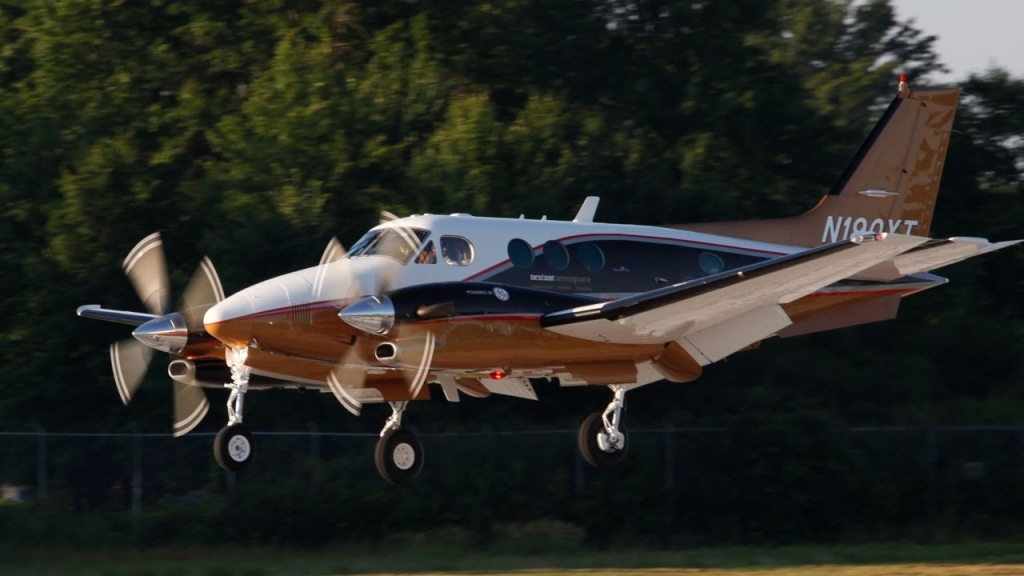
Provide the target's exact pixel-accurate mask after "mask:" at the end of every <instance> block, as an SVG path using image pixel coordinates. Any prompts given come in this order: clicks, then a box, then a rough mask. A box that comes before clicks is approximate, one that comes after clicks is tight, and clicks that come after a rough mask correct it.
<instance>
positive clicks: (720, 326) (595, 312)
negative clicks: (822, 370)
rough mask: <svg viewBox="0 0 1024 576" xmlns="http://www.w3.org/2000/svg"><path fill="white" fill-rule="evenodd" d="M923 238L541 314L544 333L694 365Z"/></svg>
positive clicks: (837, 246)
mask: <svg viewBox="0 0 1024 576" xmlns="http://www.w3.org/2000/svg"><path fill="white" fill-rule="evenodd" d="M927 241H928V239H927V238H919V237H915V236H902V235H895V234H878V235H874V234H871V235H865V236H859V237H856V238H852V239H850V240H845V241H841V242H836V243H833V244H826V245H824V246H820V247H817V248H812V249H809V250H805V251H803V252H798V253H796V254H791V255H788V256H783V257H780V258H774V259H772V260H767V261H764V262H759V263H757V264H752V265H750V266H746V267H743V268H740V269H736V270H730V271H727V272H722V273H720V274H715V275H711V276H707V277H704V278H700V279H697V280H691V281H689V282H683V283H681V284H676V285H674V286H667V287H665V288H660V289H658V290H652V291H650V292H645V293H643V294H637V295H635V296H630V297H627V298H622V299H619V300H613V301H611V302H602V303H597V304H591V305H587V306H579V307H576V308H572V309H569V310H562V311H558V312H552V313H550V314H546V315H545V316H543V317H542V318H541V326H543V327H544V328H546V329H548V330H552V331H554V332H558V333H560V334H565V335H568V336H573V337H576V338H582V339H585V340H595V341H598V342H616V343H628V344H643V343H662V342H670V341H677V342H679V343H680V344H681V345H682V346H683V347H684V348H686V349H687V351H689V352H690V353H691V355H693V356H694V358H695V359H697V360H698V361H699V362H701V363H702V364H708V363H711V362H714V361H717V360H719V359H721V358H724V357H725V356H727V355H728V354H731V353H733V352H735V351H737V350H739V349H741V348H743V347H745V346H748V345H750V344H752V343H753V342H756V341H758V340H761V339H763V338H766V337H768V336H770V335H772V334H774V333H776V332H778V331H779V330H781V329H782V328H784V327H786V326H788V325H789V324H790V323H791V321H790V319H789V317H788V316H787V315H786V313H785V312H784V311H783V310H782V307H781V306H780V304H785V303H787V302H792V301H794V300H797V299H799V298H802V297H804V296H806V295H808V294H811V293H812V292H815V291H816V290H818V289H820V288H822V287H824V286H828V285H829V284H832V283H834V282H837V281H839V280H842V279H844V278H849V277H850V276H852V275H854V274H856V273H858V272H860V271H861V270H864V269H865V268H869V267H871V266H874V265H876V264H879V263H881V262H885V261H887V260H890V259H892V258H895V257H896V256H898V255H900V254H902V253H904V252H907V251H908V250H911V249H913V248H915V247H917V246H919V245H921V244H923V243H925V242H927Z"/></svg>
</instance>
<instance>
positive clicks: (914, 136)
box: [672, 83, 960, 246]
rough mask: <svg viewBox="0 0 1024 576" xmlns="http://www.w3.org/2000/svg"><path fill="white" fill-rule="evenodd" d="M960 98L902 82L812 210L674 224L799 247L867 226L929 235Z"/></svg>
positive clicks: (858, 231) (859, 231) (957, 93)
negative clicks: (785, 215) (787, 215)
mask: <svg viewBox="0 0 1024 576" xmlns="http://www.w3.org/2000/svg"><path fill="white" fill-rule="evenodd" d="M959 98H960V90H959V89H957V88H950V89H935V90H915V91H910V90H908V89H907V88H906V87H905V85H904V84H902V83H901V89H900V93H899V94H898V95H897V96H896V98H894V99H893V101H892V103H891V104H889V107H888V108H887V109H886V110H885V113H883V114H882V117H881V118H880V119H879V120H878V123H877V124H876V125H875V127H874V129H873V130H872V131H871V133H870V134H869V135H868V137H867V139H866V140H865V141H864V143H863V144H862V145H861V147H860V149H858V150H857V153H856V154H855V155H854V156H853V159H852V160H851V161H850V163H849V164H848V165H847V166H846V169H845V170H843V172H842V173H841V174H840V175H839V178H838V179H837V180H836V182H835V184H833V185H832V188H831V189H830V190H829V192H828V194H826V195H825V197H824V198H822V200H821V201H820V202H819V203H818V205H817V206H815V207H814V208H812V209H811V210H810V211H808V212H807V213H805V214H802V215H800V216H796V217H793V218H779V219H772V220H749V221H739V222H713V223H701V224H692V225H691V224H684V225H677V226H672V228H682V229H686V230H694V231H698V232H708V233H712V234H722V235H726V236H735V237H740V238H747V239H751V240H760V241H763V242H775V243H779V244H791V245H798V246H816V245H818V244H822V243H828V242H836V241H838V240H843V239H846V238H849V237H851V236H854V235H858V234H864V233H867V232H894V233H898V234H912V235H914V236H928V232H929V230H930V228H931V223H932V215H933V214H934V211H935V198H936V196H937V195H938V191H939V181H940V179H941V177H942V168H943V166H944V164H945V160H946V151H947V149H948V147H949V137H950V133H951V130H952V127H953V116H954V114H955V112H956V105H957V102H958V100H959Z"/></svg>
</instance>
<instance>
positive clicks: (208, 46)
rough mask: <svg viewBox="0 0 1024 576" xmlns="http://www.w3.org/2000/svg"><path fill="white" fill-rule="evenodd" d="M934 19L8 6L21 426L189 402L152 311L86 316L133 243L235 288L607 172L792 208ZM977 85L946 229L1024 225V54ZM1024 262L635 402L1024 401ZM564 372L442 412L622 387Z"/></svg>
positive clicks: (624, 8) (744, 6)
mask: <svg viewBox="0 0 1024 576" xmlns="http://www.w3.org/2000/svg"><path fill="white" fill-rule="evenodd" d="M934 40H935V38H934V37H933V36H929V35H928V34H927V31H924V30H921V29H919V28H918V27H917V26H916V25H915V24H914V22H912V21H910V22H907V21H901V20H899V19H898V18H897V17H896V15H895V14H894V11H893V7H892V5H891V4H890V2H889V1H888V0H870V1H867V2H856V3H855V2H852V1H851V0H744V1H739V0H721V1H715V2H691V1H686V2H683V1H673V0H668V1H661V0H640V1H634V0H630V1H628V2H626V1H620V0H585V1H578V2H564V3H552V2H539V1H536V0H496V1H493V2H487V3H476V2H465V3H450V2H439V1H437V0H422V1H407V0H381V1H375V2H365V3H360V2H344V1H333V0H327V1H312V0H311V1H304V0H294V1H290V0H284V1H279V2H266V3H264V2H261V3H245V2H234V1H223V2H201V3H194V2H180V1H174V0H169V1H165V2H153V3H147V2H134V1H130V0H125V1H121V2H109V3H104V2H97V3H94V2H74V1H57V2H53V1H42V0H22V1H14V2H7V3H4V4H3V5H0V47H2V50H0V206H2V210H3V213H2V218H0V286H2V288H0V294H2V295H3V298H2V299H0V322H2V329H0V362H2V365H3V367H4V370H3V376H2V383H3V385H2V387H0V388H2V394H0V427H3V428H6V429H25V428H28V427H31V426H35V425H39V426H43V427H45V428H47V429H50V430H61V429H64V430H90V431H96V430H130V429H136V430H138V429H141V430H147V431H163V430H167V429H169V426H167V424H168V423H169V422H170V417H169V411H170V409H169V405H170V387H169V386H167V384H166V380H167V379H166V376H164V375H163V372H162V370H161V368H160V367H159V366H155V367H154V368H153V369H152V370H151V374H150V376H149V378H148V381H147V383H146V384H144V385H143V388H142V391H141V392H140V394H139V397H138V398H137V400H136V401H135V402H134V403H133V405H132V406H131V407H130V408H127V409H126V408H122V407H121V406H120V404H119V402H118V399H117V394H116V392H115V390H114V386H113V384H112V378H111V375H110V368H109V363H108V356H107V353H106V346H107V344H108V343H109V342H112V341H114V340H116V339H119V338H123V337H126V336H127V332H126V330H124V329H123V327H118V326H106V325H102V324H98V323H95V322H88V321H85V320H81V319H77V318H75V317H74V310H75V308H76V307H77V306H78V305H80V304H86V303H103V304H104V305H105V306H109V307H117V308H122V309H141V305H140V303H138V302H137V301H136V297H135V296H134V294H133V293H132V291H131V288H130V286H129V284H128V282H127V281H126V280H125V279H124V277H123V276H122V275H121V274H120V263H121V259H123V257H124V255H125V254H126V253H127V251H128V250H129V249H130V248H131V247H132V246H133V245H134V244H135V242H137V241H138V240H139V239H141V238H142V237H144V236H145V235H147V234H149V233H151V232H153V231H157V230H159V231H161V232H162V233H163V235H164V239H165V244H166V248H167V252H168V256H169V260H170V265H171V275H172V284H173V285H174V287H175V288H178V289H179V290H180V289H181V288H182V287H183V286H184V284H185V283H186V281H187V278H188V277H189V275H190V274H191V271H192V268H193V267H194V266H195V265H196V264H197V263H198V261H199V259H200V257H201V255H202V254H208V255H210V257H211V258H212V260H213V262H214V263H215V265H216V266H217V268H218V270H219V272H220V275H221V278H222V280H223V282H224V284H225V288H226V289H227V291H228V292H232V291H234V290H237V289H240V288H242V287H244V286H246V285H248V284H251V283H253V282H256V281H258V280H261V279H265V278H267V277H270V276H273V275H276V274H279V273H283V272H285V271H289V270H293V269H296V268H298V267H303V266H309V265H313V264H315V263H316V261H317V258H318V256H319V254H320V251H321V249H322V246H324V245H325V243H326V241H327V240H328V239H329V238H330V237H331V236H335V235H336V236H338V237H340V238H341V239H342V241H343V242H344V243H346V244H350V243H351V242H353V241H354V240H355V239H356V238H358V237H359V236H360V235H361V233H362V232H363V231H364V230H365V229H367V228H368V227H370V226H371V225H373V224H374V222H375V220H376V218H377V214H378V211H379V210H381V209H386V210H389V211H391V212H394V213H397V214H408V213H413V212H435V213H444V212H470V213H474V214H479V215H494V216H518V215H519V214H521V213H523V214H526V215H527V216H529V217H540V216H542V215H547V216H548V217H551V218H568V217H571V215H572V214H573V213H574V211H575V209H576V207H577V206H578V204H579V202H581V201H582V199H583V198H584V197H586V196H589V195H596V196H600V197H601V198H602V203H601V209H600V211H599V213H598V218H599V219H602V220H605V221H615V222H629V223H637V224H662V223H678V222H689V221H705V220H716V219H740V218H760V217H773V216H785V215H793V214H796V213H799V212H801V211H803V210H805V209H807V208H809V207H810V206H811V205H813V203H814V202H815V201H816V200H817V199H818V198H819V197H820V195H821V194H823V193H824V191H825V190H827V187H828V185H829V184H830V183H831V180H832V179H833V178H835V177H836V175H838V174H839V172H840V171H841V170H842V168H843V166H844V164H845V162H846V161H847V160H848V159H849V157H850V156H851V155H852V154H853V152H854V151H855V150H856V147H857V146H858V145H859V143H860V142H861V140H862V139H863V138H864V136H865V135H866V133H867V132H868V130H869V129H870V126H871V124H872V122H873V121H874V119H875V118H876V117H877V116H878V114H879V113H880V110H881V108H880V107H881V106H884V103H885V102H886V101H887V100H888V99H889V98H891V97H892V95H893V94H894V93H895V91H896V78H897V76H898V75H899V74H900V73H906V74H907V75H908V76H909V77H910V79H911V84H912V85H917V86H921V85H926V84H928V83H929V82H930V80H931V78H933V77H934V75H935V74H936V73H941V72H942V71H943V70H944V68H943V65H942V62H941V60H940V59H939V57H938V56H937V55H936V53H935V50H934ZM963 87H964V91H965V92H964V93H965V96H964V98H963V99H962V103H961V106H960V109H959V110H958V113H957V121H956V125H955V130H956V133H955V134H954V136H953V138H952V144H951V147H950V151H949V156H948V160H947V164H946V170H945V175H944V178H943V182H942V190H941V193H940V196H939V204H938V208H937V214H936V217H935V223H934V233H935V234H936V235H978V236H988V237H990V238H993V239H1009V238H1016V237H1022V235H1024V226H1022V225H1021V222H1022V221H1024V219H1022V216H1024V210H1022V203H1021V201H1020V196H1021V182H1022V169H1024V161H1022V160H1024V158H1022V152H1024V149H1022V146H1024V139H1022V138H1021V137H1020V135H1021V134H1022V133H1024V125H1022V124H1024V119H1022V117H1021V115H1020V114H1018V113H1017V111H1019V110H1020V109H1021V105H1022V104H1024V80H1021V79H1018V78H1013V77H1011V76H1009V75H1008V74H1007V73H1005V72H1003V71H1000V70H991V71H989V72H987V73H985V74H982V75H978V76H972V77H971V78H969V79H968V80H966V81H965V82H964V83H963ZM1021 259H1022V255H1021V252H1020V251H1019V250H1013V249H1011V250H1007V251H1005V253H1002V252H1001V253H999V254H996V255H993V256H988V257H984V258H980V259H978V260H977V261H970V262H967V263H964V264H960V265H958V266H957V267H954V268H951V269H950V270H949V271H948V275H949V276H950V278H951V279H952V280H953V282H952V284H951V285H950V286H946V287H942V288H940V289H937V290H934V291H930V292H928V293H926V294H923V295H921V296H916V297H915V298H913V299H910V300H908V301H907V302H905V303H904V306H903V310H902V311H901V319H899V320H897V321H895V322H891V323H886V324H882V325H873V326H868V327H864V328H859V329H850V330H844V331H840V332H836V333H828V334H823V335H814V336H810V337H804V338H798V339H792V340H786V341H769V342H766V343H765V345H764V346H762V348H761V350H759V351H756V352H748V353H743V354H739V355H737V356H736V357H735V358H734V359H730V360H729V361H727V362H725V363H723V364H722V365H720V366H715V367H712V368H711V369H709V370H707V373H706V374H705V376H704V378H703V379H702V380H701V381H699V382H697V383H695V384H693V385H688V386H679V387H674V388H673V387H671V386H669V385H655V386H651V387H649V388H648V389H645V390H640V391H637V392H636V393H635V394H634V395H635V398H636V400H635V402H634V404H633V406H634V407H635V409H634V411H633V412H632V414H631V418H639V419H641V420H643V419H647V420H648V421H652V422H656V421H661V420H670V421H673V422H675V423H676V424H678V425H685V424H702V425H703V424H709V425H721V424H729V423H730V422H735V421H742V420H743V419H744V418H751V417H758V416H759V415H769V414H773V413H778V412H784V413H791V412H798V411H802V410H806V411H811V412H814V413H816V414H817V413H824V414H827V415H828V417H829V418H831V419H833V420H834V421H835V422H836V423H841V424H844V425H846V424H889V423H963V422H971V423H993V422H1018V421H1019V414H1020V413H1021V408H1024V398H1022V396H1021V392H1020V389H1019V388H1020V387H1019V386H1017V383H1018V382H1019V381H1020V378H1021V376H1022V374H1024V365H1022V358H1024V356H1022V355H1021V354H1020V353H1019V350H1020V346H1019V344H1018V342H1019V338H1020V336H1021V334H1022V330H1024V323H1022V310H1021V306H1022V303H1024V299H1022V298H1021V290H1022V289H1024V273H1022V270H1024V267H1022V266H1021ZM261 394H262V393H261ZM266 394H267V396H265V398H269V399H265V400H263V401H262V404H263V406H264V407H265V408H263V409H261V408H260V404H261V401H260V399H259V398H258V397H259V396H260V395H256V396H257V398H253V402H252V403H251V404H250V405H251V407H252V408H251V414H252V421H253V423H254V426H265V427H276V428H279V429H283V428H289V427H292V428H301V427H302V426H304V425H305V422H307V421H314V422H316V423H318V425H319V426H321V427H322V428H324V429H331V428H333V429H363V428H365V429H376V428H378V427H379V422H378V421H377V420H376V419H374V420H373V421H372V422H367V420H368V419H366V418H364V419H361V420H355V419H353V418H350V417H349V416H348V415H347V414H346V413H344V412H343V411H342V410H341V409H340V408H339V407H338V406H336V405H335V404H334V403H333V400H332V399H331V398H330V397H329V395H327V396H325V397H324V398H311V397H309V396H304V395H301V394H294V393H292V394H281V395H277V393H276V392H275V393H266ZM541 394H542V402H541V404H539V405H536V406H534V405H530V406H528V407H523V405H522V404H515V406H516V407H515V408H510V406H512V404H509V403H506V402H505V401H500V402H488V401H480V402H463V403H462V404H461V405H458V406H451V405H447V406H440V405H439V406H433V405H432V406H429V407H424V408H423V409H422V413H423V414H425V416H423V417H422V418H421V419H420V422H421V423H422V425H423V426H424V427H427V428H434V429H452V428H460V427H461V428H467V429H473V428H479V426H481V425H482V423H484V422H491V423H493V424H494V425H497V426H517V425H518V426H522V427H530V426H535V425H546V424H552V425H554V424H562V423H568V422H573V421H574V420H575V419H576V418H578V417H579V416H580V415H582V414H584V413H586V412H587V411H589V410H590V409H592V407H593V405H595V404H603V403H604V402H606V401H607V399H605V397H604V396H603V395H601V394H600V391H577V390H568V391H562V390H558V389H556V388H554V387H549V388H545V389H542V390H541ZM545 400H546V401H547V402H545ZM219 404H220V402H219V401H216V400H215V402H214V406H215V409H214V410H213V411H211V416H210V417H209V418H208V421H207V422H206V423H205V424H204V426H205V427H208V428H209V429H211V430H212V429H215V428H216V427H218V426H220V424H221V420H223V417H222V416H223V415H222V413H220V412H218V409H217V408H218V407H219ZM417 410H419V408H417ZM204 429H205V428H204Z"/></svg>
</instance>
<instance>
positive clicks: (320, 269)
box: [313, 238, 346, 300]
mask: <svg viewBox="0 0 1024 576" xmlns="http://www.w3.org/2000/svg"><path fill="white" fill-rule="evenodd" d="M345 253H346V252H345V247H344V246H342V245H341V242H339V241H338V239H337V238H331V240H330V241H329V242H328V243H327V248H325V249H324V254H323V256H321V257H320V264H319V266H317V269H316V278H315V279H314V280H313V293H314V294H316V299H317V300H319V299H320V293H321V292H322V291H323V289H324V280H326V279H327V268H328V265H329V264H333V263H334V262H337V261H338V260H341V259H342V258H344V257H345Z"/></svg>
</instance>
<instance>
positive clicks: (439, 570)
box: [0, 542, 1024, 576]
mask: <svg viewBox="0 0 1024 576" xmlns="http://www.w3.org/2000/svg"><path fill="white" fill-rule="evenodd" d="M401 573H418V574H422V575H428V574H453V573H464V574H474V575H490V574H494V575H498V574H519V575H529V576H548V575H552V576H553V575H555V574H567V573H568V574H600V575H602V576H633V575H636V576H667V575H672V574H700V575H707V576H717V575H721V576H725V575H729V576H743V575H757V576H784V575H793V576H809V575H817V574H834V575H837V576H869V575H879V576H897V575H898V576H918V575H920V576H953V575H958V574H968V575H986V576H988V575H1000V576H1003V575H1024V543H1016V542H1001V543H974V544H956V545H936V546H918V545H910V544H894V545H871V546H834V547H833V546H808V547H782V548H706V549H695V550H683V551H651V550H642V551H640V550H638V551H629V550H618V551H614V552H600V551H575V552H571V553H565V554H558V553H556V554H512V553H500V552H499V553H493V552H492V553H480V552H474V551H472V550H467V549H465V548H458V549H456V548H444V547H438V548H422V549H415V550H409V549H406V550H396V551H395V552H393V553H385V552H383V551H379V552H375V553H371V552H367V551H365V550H360V551H347V550H311V551H300V550H293V549H292V550H283V549H273V548H254V549H251V550H246V549H237V548H231V549H224V548H209V549H205V548H196V549H186V550H174V549H158V550H146V551H117V552H114V551H111V552H74V553H69V552H59V551H47V550H36V551H24V550H22V551H16V552H15V553H13V554H5V555H3V556H2V557H0V574H2V575H3V576H42V575H47V576H63V575H95V576H108V575H109V576H172V575H173V576H177V575H183V576H190V575H195V576H329V575H340V574H401Z"/></svg>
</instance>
